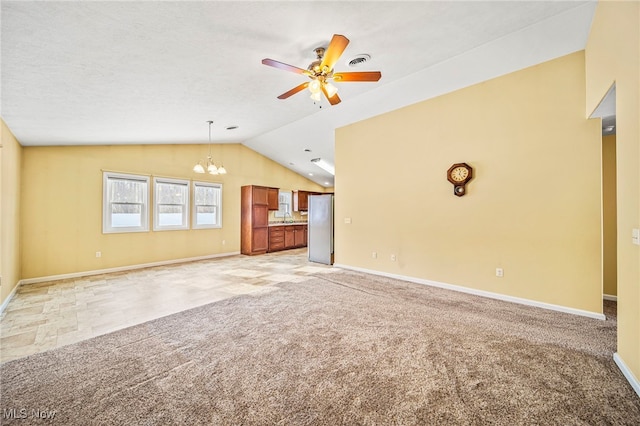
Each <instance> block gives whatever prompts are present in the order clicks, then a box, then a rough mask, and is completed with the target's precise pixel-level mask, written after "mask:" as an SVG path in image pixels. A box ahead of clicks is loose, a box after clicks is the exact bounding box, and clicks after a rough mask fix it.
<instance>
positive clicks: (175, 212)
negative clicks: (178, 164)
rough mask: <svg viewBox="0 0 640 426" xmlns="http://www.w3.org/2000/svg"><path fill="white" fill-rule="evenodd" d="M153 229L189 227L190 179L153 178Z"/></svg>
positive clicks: (166, 229) (165, 229) (163, 229)
mask: <svg viewBox="0 0 640 426" xmlns="http://www.w3.org/2000/svg"><path fill="white" fill-rule="evenodd" d="M153 184H154V186H153V200H154V202H153V203H154V207H155V208H154V209H153V230H154V231H168V230H174V229H189V181H188V180H179V179H167V178H154V179H153Z"/></svg>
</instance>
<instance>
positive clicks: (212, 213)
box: [196, 206, 216, 225]
mask: <svg viewBox="0 0 640 426" xmlns="http://www.w3.org/2000/svg"><path fill="white" fill-rule="evenodd" d="M196 223H197V224H198V225H215V224H216V207H215V206H197V207H196Z"/></svg>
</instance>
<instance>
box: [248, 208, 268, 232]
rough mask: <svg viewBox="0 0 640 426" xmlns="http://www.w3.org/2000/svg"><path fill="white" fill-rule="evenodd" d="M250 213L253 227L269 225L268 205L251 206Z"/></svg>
mask: <svg viewBox="0 0 640 426" xmlns="http://www.w3.org/2000/svg"><path fill="white" fill-rule="evenodd" d="M251 213H252V216H253V220H252V224H253V227H254V228H255V227H263V226H269V207H268V206H267V205H266V204H265V205H258V206H256V205H254V206H253V207H251Z"/></svg>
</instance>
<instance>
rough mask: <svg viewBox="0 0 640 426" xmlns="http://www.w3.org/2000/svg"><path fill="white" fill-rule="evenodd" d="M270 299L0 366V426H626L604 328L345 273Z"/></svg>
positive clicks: (280, 289)
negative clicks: (46, 416) (45, 420)
mask: <svg viewBox="0 0 640 426" xmlns="http://www.w3.org/2000/svg"><path fill="white" fill-rule="evenodd" d="M272 289H273V291H265V292H262V293H260V294H254V295H244V296H239V297H235V298H232V299H227V300H223V301H220V302H216V303H212V304H208V305H205V306H201V307H198V308H195V309H190V310H188V311H184V312H180V313H177V314H174V315H170V316H167V317H164V318H160V319H157V320H153V321H149V322H147V323H144V324H140V325H137V326H134V327H130V328H127V329H124V330H120V331H117V332H114V333H110V334H107V335H103V336H99V337H96V338H92V339H90V340H86V341H83V342H79V343H76V344H73V345H69V346H65V347H62V348H58V349H55V350H51V351H49V352H44V353H40V354H36V355H32V356H29V357H26V358H22V359H18V360H14V361H10V362H7V363H5V364H2V365H1V366H0V384H1V386H2V388H1V395H0V410H2V412H1V413H0V415H2V416H3V418H2V419H1V420H2V424H12V423H13V422H14V421H15V422H16V423H17V424H20V425H25V424H42V420H40V419H38V418H36V417H35V414H37V412H34V411H33V410H40V412H44V413H54V417H53V419H52V420H49V422H51V423H54V424H64V425H92V424H95V425H122V424H149V425H151V424H159V425H160V424H161V425H171V424H190V425H194V424H195V425H197V424H219V425H237V424H244V425H254V424H255V425H388V424H393V425H425V424H433V425H436V424H437V425H485V424H495V425H526V424H531V425H534V424H536V425H538V424H540V425H600V424H602V425H604V424H609V425H611V424H615V425H638V424H640V399H639V398H638V397H637V396H636V394H635V393H634V391H633V389H632V388H631V386H630V385H629V384H628V383H627V382H626V380H625V379H624V377H623V376H622V374H621V373H620V371H619V370H618V368H617V367H616V365H615V363H614V362H613V360H612V353H613V351H614V350H615V339H616V337H615V329H616V324H615V318H614V319H609V320H607V321H600V320H594V319H590V318H584V317H578V316H574V315H569V314H564V313H559V312H553V311H548V310H543V309H539V308H533V307H527V306H521V305H517V304H512V303H507V302H501V301H497V300H492V299H487V298H482V297H476V296H471V295H467V294H462V293H456V292H452V291H447V290H443V289H438V288H432V287H427V286H422V285H418V284H413V283H407V282H403V281H399V280H392V279H388V278H383V277H377V276H371V275H368V274H362V273H357V272H350V271H345V272H337V273H334V274H331V275H328V276H323V277H320V276H318V277H317V278H314V279H313V280H310V281H307V282H302V283H281V284H278V285H277V286H274V287H272ZM19 410H24V411H22V412H23V413H26V414H27V415H26V416H25V418H24V419H14V418H11V417H16V415H15V414H16V413H18V414H19V413H21V411H19ZM12 413H13V414H12Z"/></svg>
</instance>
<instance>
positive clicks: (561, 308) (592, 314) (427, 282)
mask: <svg viewBox="0 0 640 426" xmlns="http://www.w3.org/2000/svg"><path fill="white" fill-rule="evenodd" d="M333 266H336V267H339V268H343V269H351V270H353V271H358V272H365V273H367V274H373V275H380V276H383V277H388V278H395V279H398V280H403V281H409V282H412V283H416V284H424V285H429V286H432V287H439V288H444V289H447V290H453V291H459V292H461V293H468V294H473V295H476V296H482V297H488V298H491V299H497V300H503V301H505V302H513V303H519V304H521V305H528V306H535V307H538V308H543V309H549V310H552V311H558V312H564V313H567V314H573V315H580V316H583V317H589V318H594V319H599V320H606V319H607V318H606V316H605V315H604V314H599V313H597V312H591V311H584V310H582V309H575V308H569V307H566V306H560V305H554V304H551V303H544V302H538V301H536V300H530V299H524V298H521V297H514V296H508V295H506V294H500V293H493V292H490V291H484V290H476V289H473V288H469V287H463V286H459V285H454V284H447V283H441V282H437V281H431V280H425V279H422V278H415V277H408V276H404V275H397V274H390V273H387V272H380V271H374V270H371V269H365V268H358V267H356V266H350V265H342V264H334V265H333Z"/></svg>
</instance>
